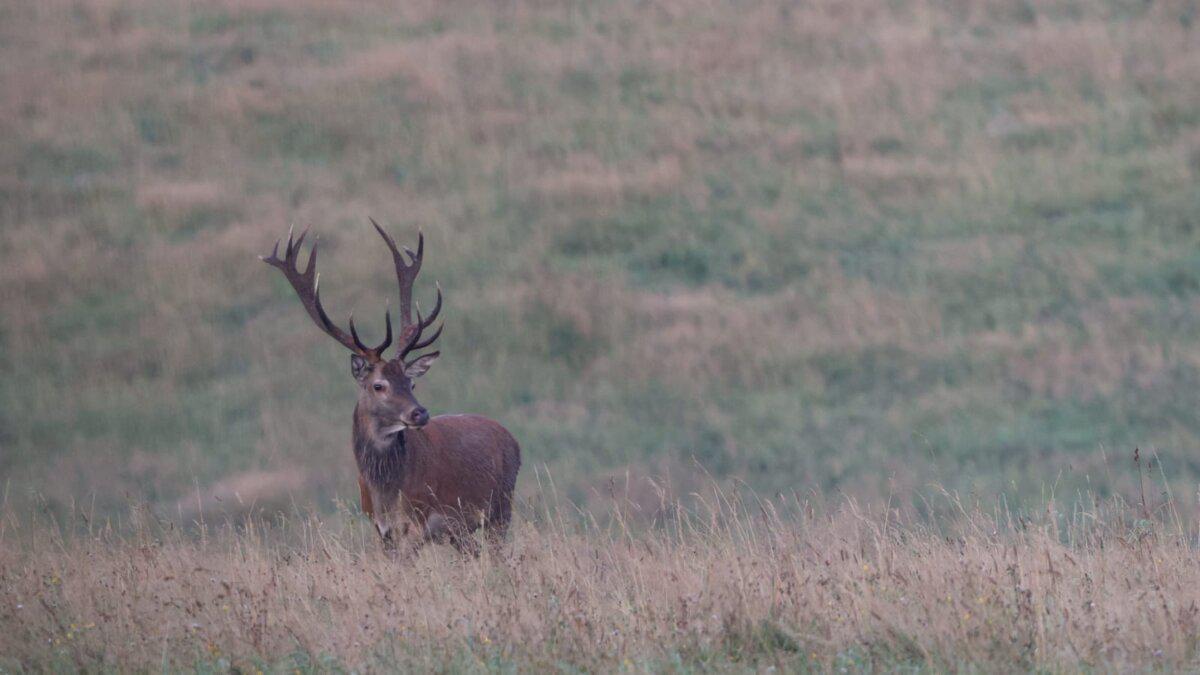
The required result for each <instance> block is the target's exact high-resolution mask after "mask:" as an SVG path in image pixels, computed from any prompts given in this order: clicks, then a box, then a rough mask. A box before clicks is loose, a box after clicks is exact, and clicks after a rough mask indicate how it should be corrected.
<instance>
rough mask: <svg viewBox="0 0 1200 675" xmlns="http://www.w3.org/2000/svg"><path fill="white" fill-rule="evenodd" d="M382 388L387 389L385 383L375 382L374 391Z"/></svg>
mask: <svg viewBox="0 0 1200 675" xmlns="http://www.w3.org/2000/svg"><path fill="white" fill-rule="evenodd" d="M384 389H387V385H385V384H384V383H382V382H376V383H375V391H383V390H384Z"/></svg>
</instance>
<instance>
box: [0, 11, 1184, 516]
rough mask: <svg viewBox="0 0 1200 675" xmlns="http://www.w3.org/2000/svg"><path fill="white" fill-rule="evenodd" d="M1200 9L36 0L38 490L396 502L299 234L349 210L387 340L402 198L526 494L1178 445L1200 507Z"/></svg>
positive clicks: (897, 480)
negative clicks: (304, 285) (387, 237)
mask: <svg viewBox="0 0 1200 675" xmlns="http://www.w3.org/2000/svg"><path fill="white" fill-rule="evenodd" d="M1197 9H1198V7H1197V3H1196V2H1194V1H1177V0H1168V1H1163V2H1150V1H1144V0H1103V1H1094V2H1093V1H1083V0H978V1H972V0H892V1H890V2H875V1H874V0H817V1H814V2H805V3H793V2H781V1H774V0H764V1H761V2H748V3H735V2H705V1H701V0H668V1H667V2H656V3H643V2H634V1H628V0H612V1H605V2H534V1H532V0H511V1H508V2H497V3H490V2H488V3H468V2H432V1H430V2H405V3H384V2H374V3H372V2H357V1H355V2H348V1H327V0H307V1H305V0H301V1H292V0H289V1H286V2H285V1H283V0H248V1H245V2H232V1H228V2H221V1H214V2H206V3H192V2H182V1H179V0H167V1H165V2H159V1H155V2H151V1H149V0H75V1H71V2H63V1H60V0H47V1H45V2H31V1H30V2H16V3H5V4H3V5H0V91H3V96H2V97H0V319H2V325H0V476H2V477H3V479H4V480H3V483H4V484H5V485H6V486H7V488H8V492H9V497H8V498H9V500H10V501H12V500H17V501H20V500H27V499H29V497H30V495H33V494H35V493H37V494H41V495H44V497H45V500H46V501H45V504H46V505H47V506H48V507H50V508H62V507H63V506H65V505H66V504H68V503H69V502H70V501H71V500H72V499H78V500H80V501H82V502H85V503H91V502H92V501H93V500H94V502H95V504H96V505H97V508H98V509H100V510H102V511H103V510H110V509H114V508H116V507H117V506H118V505H121V504H124V503H125V502H126V501H127V500H128V499H129V498H130V497H131V496H132V497H135V498H137V499H145V500H148V501H149V502H151V503H153V504H156V505H159V506H161V507H163V508H164V509H165V510H168V511H169V510H171V509H172V508H176V507H175V506H174V505H176V503H177V502H176V500H180V499H182V500H183V501H181V502H179V504H181V505H182V504H186V503H192V502H195V501H197V499H199V500H204V499H209V498H219V497H220V495H222V494H223V495H225V496H226V501H229V498H230V496H231V495H232V498H233V499H235V500H236V498H237V497H238V496H242V497H244V498H245V499H247V500H251V501H253V500H262V501H263V502H264V503H265V502H268V501H270V500H271V499H282V500H285V501H286V500H290V499H295V500H296V501H298V502H300V503H303V504H315V505H318V506H319V507H320V508H328V507H330V506H331V504H332V502H331V501H330V498H331V497H333V496H335V495H341V496H343V497H347V498H349V497H351V496H353V495H356V494H357V493H356V491H355V489H354V483H353V475H354V469H353V463H352V461H351V459H350V450H349V426H350V412H351V409H352V407H353V401H354V396H355V394H354V391H355V390H354V384H353V382H352V380H351V378H350V376H349V372H348V359H347V356H346V354H345V353H344V351H343V350H342V349H341V348H340V347H338V346H337V345H335V344H334V343H333V342H332V341H331V340H329V339H328V338H327V337H325V336H324V335H322V334H321V333H320V332H319V331H318V330H317V329H316V328H314V327H313V326H312V325H311V323H310V321H309V320H308V318H307V317H306V316H305V315H304V312H303V311H302V310H301V308H300V306H299V303H298V302H297V301H296V300H295V298H294V297H293V295H292V294H291V292H290V290H289V289H288V288H287V286H286V285H285V284H284V283H283V282H282V280H281V279H278V278H276V277H277V276H278V275H276V274H275V273H273V272H272V271H271V270H270V269H268V268H267V267H265V266H264V265H262V264H261V263H259V262H258V261H257V260H256V256H257V255H258V254H260V253H265V252H267V251H268V249H269V248H270V245H271V244H272V243H273V242H274V241H275V239H276V238H277V237H279V236H280V235H281V234H284V233H285V232H286V230H287V228H288V225H289V224H291V223H296V224H298V225H305V224H309V223H311V224H312V225H313V226H314V227H315V229H316V230H317V231H319V233H320V234H321V237H322V242H323V243H324V244H325V245H326V252H325V254H324V255H323V256H322V265H321V267H322V272H323V279H324V280H325V283H324V284H322V290H323V291H324V298H325V302H326V305H327V306H328V307H329V308H330V309H331V311H332V312H333V314H334V315H335V316H336V317H337V318H338V319H339V320H343V319H344V317H345V316H346V314H348V313H349V312H350V311H351V310H352V309H354V310H357V314H358V316H360V317H362V320H363V323H364V324H365V326H366V327H367V330H368V331H369V335H367V336H366V337H368V338H370V339H376V338H377V337H378V331H380V325H379V321H380V318H381V316H382V308H383V306H384V303H385V302H386V301H387V300H393V303H394V296H395V290H394V288H395V287H394V284H395V281H394V277H393V275H392V273H391V270H390V262H389V259H388V257H387V255H386V253H385V252H384V250H383V249H382V247H381V246H380V242H379V241H378V239H377V237H376V235H375V234H374V232H373V231H371V229H370V227H369V225H367V221H366V217H367V216H368V215H373V216H375V217H376V218H377V219H379V220H380V221H381V222H383V223H385V224H386V225H387V226H388V227H389V229H390V230H391V231H392V232H393V233H394V234H395V235H396V236H397V237H398V238H400V239H402V240H406V241H412V240H413V239H414V238H415V232H416V229H417V228H418V227H421V228H423V229H424V231H425V232H426V235H427V238H428V245H429V247H428V249H427V261H426V265H425V272H424V274H423V277H422V284H421V287H420V288H419V289H418V297H419V298H422V299H424V301H425V303H426V304H427V303H428V302H429V301H430V300H431V293H430V292H431V290H432V285H433V281H434V279H437V280H440V282H441V284H442V286H443V288H444V289H445V291H446V296H447V302H448V305H447V309H446V317H447V329H446V333H445V335H444V337H443V338H442V340H441V344H442V351H443V355H444V358H443V359H442V360H441V361H440V362H439V363H438V364H437V367H436V368H435V369H434V370H433V371H432V372H431V374H430V376H429V377H428V378H427V380H426V382H424V383H423V384H422V386H421V388H420V390H419V391H418V394H419V395H420V397H421V400H422V402H423V403H425V404H426V405H428V406H429V407H430V408H431V410H433V411H435V412H442V411H472V412H478V413H482V414H486V415H489V416H492V417H495V418H496V419H498V420H500V421H501V422H503V423H504V424H505V425H507V426H508V427H509V428H510V429H511V430H512V431H513V432H514V434H515V435H516V436H517V437H518V438H519V439H520V441H521V443H522V445H523V448H524V453H525V461H526V467H527V471H526V473H525V474H524V477H523V479H522V481H523V483H525V484H528V483H530V482H532V480H533V477H532V472H531V471H529V470H528V469H531V468H532V467H534V466H542V465H545V466H546V467H547V468H548V469H549V470H550V472H551V473H552V474H553V475H554V476H555V479H556V482H557V484H558V486H559V488H560V489H561V490H563V491H564V492H565V493H566V494H567V495H568V496H570V497H571V498H573V499H577V500H583V501H586V500H587V499H588V498H589V495H595V494H598V493H602V492H603V491H604V490H605V489H607V488H606V486H608V485H609V484H610V483H611V482H612V481H613V480H614V479H616V478H621V479H622V480H623V477H624V476H625V473H626V471H627V470H628V471H629V472H630V473H631V474H632V475H642V474H653V475H660V476H661V475H670V476H671V480H672V481H673V482H674V483H675V484H676V485H677V486H678V488H679V489H684V490H686V489H688V487H689V486H690V485H693V484H695V482H696V481H698V480H700V479H701V477H702V474H703V471H707V472H711V474H712V475H713V476H715V477H717V478H718V479H733V478H736V479H740V480H743V481H745V483H746V484H748V485H749V486H751V487H753V488H754V489H756V490H760V491H763V492H774V491H777V490H794V489H798V490H805V489H810V488H816V489H821V490H824V491H831V492H837V491H845V492H848V493H851V494H854V495H862V496H867V497H882V496H886V495H888V494H890V493H893V492H895V493H897V494H900V495H905V496H904V497H903V499H908V498H909V497H908V495H910V494H911V491H912V489H913V488H921V487H924V486H926V485H928V484H930V483H932V482H938V483H941V484H944V485H946V486H948V487H950V488H952V489H960V490H964V491H972V492H974V493H975V494H978V495H981V496H984V497H991V496H993V495H995V494H997V493H999V492H1004V493H1006V494H1007V495H1008V496H1009V497H1010V498H1013V499H1020V498H1022V497H1028V496H1034V495H1036V496H1042V495H1045V494H1046V493H1047V492H1048V491H1049V490H1051V489H1055V490H1057V491H1058V492H1059V493H1060V494H1062V495H1063V496H1070V495H1073V494H1075V493H1076V492H1075V491H1076V490H1078V489H1080V488H1091V489H1093V490H1095V491H1096V492H1099V493H1101V494H1103V493H1106V492H1109V491H1112V490H1119V491H1128V490H1131V489H1133V486H1134V485H1136V478H1135V475H1134V474H1132V473H1131V472H1130V471H1129V470H1128V467H1127V466H1126V465H1125V464H1124V462H1126V461H1127V457H1128V453H1129V452H1131V450H1132V447H1133V446H1134V445H1135V444H1139V445H1141V446H1142V447H1143V448H1147V447H1150V448H1154V449H1156V451H1157V453H1158V455H1159V457H1160V458H1161V459H1162V461H1163V463H1164V465H1165V470H1166V473H1167V477H1168V479H1169V481H1168V484H1169V485H1173V486H1175V488H1176V489H1177V490H1178V491H1179V493H1180V494H1183V495H1191V494H1194V493H1195V489H1196V488H1195V486H1196V482H1195V481H1196V479H1197V478H1198V477H1200V453H1198V452H1197V449H1198V448H1200V416H1198V415H1197V410H1198V409H1200V311H1198V310H1200V248H1198V244H1200V190H1197V187H1198V185H1197V175H1198V173H1200V38H1198V36H1197V32H1196V28H1195V26H1194V21H1195V20H1196V18H1197ZM1106 454H1107V458H1108V464H1107V465H1106V464H1105V456H1106ZM1118 459H1119V460H1120V462H1121V464H1117V460H1118ZM189 500H190V501H189Z"/></svg>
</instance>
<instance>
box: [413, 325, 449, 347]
mask: <svg viewBox="0 0 1200 675" xmlns="http://www.w3.org/2000/svg"><path fill="white" fill-rule="evenodd" d="M445 327H446V324H444V323H443V324H442V325H440V326H438V329H437V330H435V331H434V332H433V335H430V336H429V337H427V338H425V339H424V340H421V341H420V342H418V343H416V344H415V345H413V346H412V348H411V349H409V351H410V352H415V351H417V350H418V349H425V348H426V347H428V346H429V345H431V344H433V343H434V342H435V341H437V339H438V338H439V337H441V335H442V329H443V328H445Z"/></svg>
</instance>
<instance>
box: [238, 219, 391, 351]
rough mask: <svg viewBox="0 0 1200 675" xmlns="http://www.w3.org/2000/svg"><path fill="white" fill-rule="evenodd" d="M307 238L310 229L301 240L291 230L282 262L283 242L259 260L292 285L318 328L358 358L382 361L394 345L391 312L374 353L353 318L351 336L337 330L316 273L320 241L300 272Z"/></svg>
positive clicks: (302, 233)
mask: <svg viewBox="0 0 1200 675" xmlns="http://www.w3.org/2000/svg"><path fill="white" fill-rule="evenodd" d="M306 236H308V228H305V229H304V231H303V232H301V233H300V236H299V237H293V236H292V230H291V229H289V230H288V238H287V244H286V245H285V246H284V249H283V258H282V259H281V258H280V257H279V244H280V243H282V239H281V240H278V241H276V242H275V247H274V248H273V249H272V250H271V254H270V255H268V256H259V260H262V261H263V262H265V263H267V264H268V265H270V266H271V267H274V268H276V269H278V270H279V271H280V272H282V273H283V276H284V277H285V278H286V279H287V280H288V283H289V284H291V286H292V290H293V291H295V292H296V295H297V296H298V297H299V298H300V304H302V305H304V309H305V311H307V312H308V315H309V317H310V318H311V319H312V320H313V322H315V323H316V324H317V327H319V328H320V329H321V330H322V331H324V332H325V333H326V334H327V335H329V337H331V338H333V339H334V340H337V341H338V343H339V344H341V345H342V346H343V347H345V348H346V349H349V350H350V351H352V352H354V353H355V354H358V355H359V356H362V357H364V358H367V359H371V360H379V359H381V358H382V354H383V351H384V350H385V349H387V348H388V347H389V346H390V345H391V344H392V317H391V311H390V310H389V311H388V312H387V313H386V314H385V321H386V323H387V337H386V338H384V341H383V343H382V344H381V345H379V346H378V347H375V348H374V349H372V348H370V347H367V346H366V345H364V344H363V342H362V340H360V339H359V337H358V331H357V330H356V328H355V326H354V317H353V315H351V317H350V333H349V334H347V333H346V331H344V330H342V329H341V328H339V327H338V326H336V325H335V324H334V323H333V321H332V320H330V318H329V314H328V313H327V312H326V311H325V307H324V306H322V305H321V291H320V280H321V275H320V274H318V273H317V250H318V246H319V245H320V239H319V238H318V239H316V240H315V241H314V242H313V246H312V251H311V253H309V256H308V266H307V268H306V269H305V270H304V271H303V272H301V271H300V248H301V246H303V244H304V238H305V237H306Z"/></svg>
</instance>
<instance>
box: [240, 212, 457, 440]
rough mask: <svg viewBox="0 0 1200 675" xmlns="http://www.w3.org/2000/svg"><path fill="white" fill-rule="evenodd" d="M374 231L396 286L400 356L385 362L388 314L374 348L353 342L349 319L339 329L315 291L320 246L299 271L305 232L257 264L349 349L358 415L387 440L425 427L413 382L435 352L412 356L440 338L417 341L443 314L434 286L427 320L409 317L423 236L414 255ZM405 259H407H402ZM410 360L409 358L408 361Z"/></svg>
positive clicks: (426, 417) (354, 332)
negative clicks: (276, 275) (270, 270)
mask: <svg viewBox="0 0 1200 675" xmlns="http://www.w3.org/2000/svg"><path fill="white" fill-rule="evenodd" d="M371 224H372V225H374V226H375V230H376V231H378V232H379V235H380V236H381V237H383V240H384V242H385V243H386V244H387V246H388V249H389V250H390V251H391V252H392V261H393V262H394V263H395V266H396V280H397V282H398V283H399V285H400V339H399V342H398V344H399V346H400V348H399V351H398V352H397V353H396V355H395V356H394V357H392V358H391V359H390V360H389V359H386V358H384V352H385V351H386V350H387V348H388V347H390V346H391V344H392V317H391V312H386V313H385V314H384V323H385V325H386V327H387V335H386V337H384V339H383V342H382V343H380V344H379V346H377V347H368V346H366V345H364V344H363V343H362V340H360V339H359V337H358V332H357V330H355V327H354V316H353V315H351V317H350V320H349V322H348V323H349V326H350V332H349V333H347V332H346V331H344V330H342V329H341V328H340V327H338V326H337V325H335V324H334V323H333V321H331V320H330V319H329V315H328V314H326V313H325V308H324V307H322V306H321V295H320V290H319V283H320V275H319V274H317V247H318V244H319V243H320V241H319V240H318V241H316V242H314V243H313V246H312V252H311V253H310V254H309V256H308V267H307V268H306V269H305V270H304V271H303V272H301V271H300V265H299V262H300V260H299V259H300V247H301V245H302V244H303V243H304V237H305V236H306V235H307V234H308V230H307V229H305V230H304V232H301V233H300V236H299V237H296V238H295V239H293V237H292V233H291V232H290V231H289V232H288V239H287V244H286V246H285V247H284V250H283V257H282V258H280V257H279V244H280V243H281V241H277V242H275V248H274V249H273V250H272V251H271V254H270V255H268V256H259V259H260V260H262V261H263V262H265V263H267V264H268V265H270V266H272V267H274V268H276V269H278V270H279V271H280V272H282V273H283V276H284V277H286V278H287V280H288V283H290V284H291V285H292V289H293V290H295V291H296V295H297V296H299V298H300V303H301V304H302V305H304V309H305V310H306V311H307V312H308V315H309V316H310V317H311V318H312V320H313V322H315V323H316V324H317V327H318V328H320V329H321V330H323V331H325V333H326V334H327V335H328V336H329V337H331V338H333V339H334V340H337V341H338V343H339V344H341V345H342V346H343V347H345V348H346V349H349V350H350V372H351V374H353V375H354V379H355V380H356V381H357V382H358V385H359V397H358V408H357V411H356V412H357V414H359V415H362V416H365V417H366V418H368V419H369V421H370V423H371V427H373V431H374V432H375V434H376V435H377V436H379V437H387V436H391V435H394V434H396V433H399V432H400V431H403V430H404V429H407V428H410V427H412V428H420V427H423V426H425V424H426V423H427V422H429V411H428V410H426V409H425V408H424V407H423V406H422V405H421V404H420V403H418V402H417V399H416V397H415V396H414V395H413V381H414V380H416V379H417V378H418V377H420V376H422V375H424V374H425V373H426V371H428V370H429V366H430V365H432V364H433V362H434V360H436V359H437V357H438V354H439V352H430V353H428V354H424V355H420V356H411V355H413V354H415V353H416V352H418V351H420V350H422V349H425V348H426V347H428V346H430V345H432V344H433V342H434V340H437V338H438V336H439V335H441V334H442V326H439V327H438V329H437V330H436V331H434V332H433V334H432V335H430V336H429V337H426V338H424V339H422V335H423V334H424V332H425V331H426V329H428V328H429V327H430V326H432V325H433V322H434V321H435V320H437V317H438V314H439V313H440V312H441V310H442V289H441V287H440V286H438V287H437V301H436V303H435V304H434V307H433V311H432V312H430V313H429V317H428V318H423V317H422V316H421V310H420V309H419V308H417V310H416V313H417V318H416V321H413V318H412V310H413V306H412V305H413V303H412V285H413V281H415V280H416V278H417V274H418V273H419V272H420V271H421V258H422V256H423V254H424V252H425V236H424V235H423V234H419V235H418V239H417V250H416V252H415V253H414V252H413V251H412V250H411V249H409V248H408V247H404V250H403V253H402V252H401V251H400V250H399V249H397V248H396V242H395V241H394V240H393V239H392V238H391V236H389V235H388V233H387V232H385V231H384V230H383V228H382V227H380V226H379V223H376V222H375V220H374V219H371ZM405 254H407V256H408V257H407V259H406V258H405ZM410 356H411V358H410Z"/></svg>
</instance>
